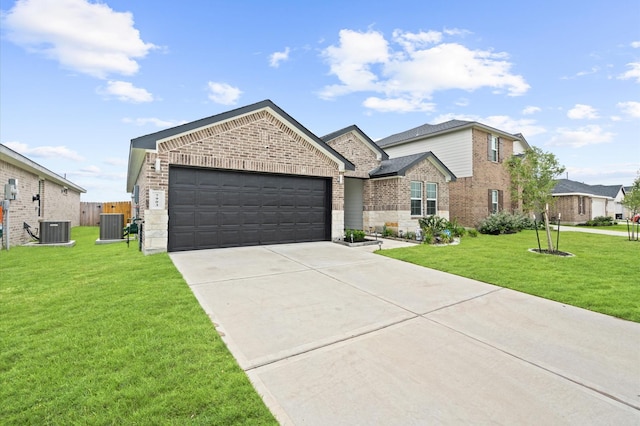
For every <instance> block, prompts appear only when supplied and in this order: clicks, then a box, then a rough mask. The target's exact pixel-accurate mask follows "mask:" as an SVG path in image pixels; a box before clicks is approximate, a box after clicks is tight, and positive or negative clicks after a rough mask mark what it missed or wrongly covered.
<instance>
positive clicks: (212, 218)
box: [195, 210, 219, 227]
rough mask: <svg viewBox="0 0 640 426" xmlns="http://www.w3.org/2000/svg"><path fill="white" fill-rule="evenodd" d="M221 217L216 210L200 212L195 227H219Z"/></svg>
mask: <svg viewBox="0 0 640 426" xmlns="http://www.w3.org/2000/svg"><path fill="white" fill-rule="evenodd" d="M218 222H219V215H218V212H216V211H215V210H209V211H199V212H197V214H196V218H195V226H198V227H200V226H218Z"/></svg>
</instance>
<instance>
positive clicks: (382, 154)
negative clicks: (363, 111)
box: [320, 124, 389, 160]
mask: <svg viewBox="0 0 640 426" xmlns="http://www.w3.org/2000/svg"><path fill="white" fill-rule="evenodd" d="M349 132H355V133H357V134H358V135H360V137H361V138H362V139H363V140H364V142H365V143H366V144H367V145H369V147H370V148H371V150H373V151H374V152H376V153H377V155H378V157H379V159H381V160H387V159H388V158H389V155H388V154H387V153H386V152H384V151H383V150H382V148H380V147H379V146H378V145H377V144H376V143H375V142H374V141H373V140H371V138H370V137H369V136H367V134H366V133H365V132H363V131H362V130H360V128H359V127H358V126H356V125H355V124H353V125H351V126H348V127H345V128H344V129H340V130H336V131H335V132H332V133H329V134H328V135H324V136H322V137H321V138H320V139H322V140H323V141H325V142H329V141H330V140H332V139H335V138H338V137H340V136H342V135H344V134H347V133H349Z"/></svg>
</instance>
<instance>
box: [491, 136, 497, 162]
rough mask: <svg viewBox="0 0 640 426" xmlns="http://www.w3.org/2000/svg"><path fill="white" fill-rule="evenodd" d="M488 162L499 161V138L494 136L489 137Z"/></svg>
mask: <svg viewBox="0 0 640 426" xmlns="http://www.w3.org/2000/svg"><path fill="white" fill-rule="evenodd" d="M489 161H493V162H494V163H497V162H498V161H500V138H499V137H497V136H495V135H489Z"/></svg>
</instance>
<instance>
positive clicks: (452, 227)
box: [418, 216, 464, 244]
mask: <svg viewBox="0 0 640 426" xmlns="http://www.w3.org/2000/svg"><path fill="white" fill-rule="evenodd" d="M418 223H419V224H420V229H422V233H423V234H424V238H423V239H422V241H423V243H424V244H448V243H450V242H452V241H453V239H454V237H455V235H454V234H455V233H458V234H459V235H458V236H460V234H461V233H463V232H464V228H462V227H460V226H458V225H457V224H455V223H454V224H451V222H449V221H448V220H447V219H445V218H443V217H440V216H426V217H423V218H421V219H418ZM459 228H462V230H463V231H460V230H459Z"/></svg>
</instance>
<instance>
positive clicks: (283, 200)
mask: <svg viewBox="0 0 640 426" xmlns="http://www.w3.org/2000/svg"><path fill="white" fill-rule="evenodd" d="M168 204H169V206H168V207H169V234H168V251H170V252H172V251H184V250H199V249H210V248H222V247H240V246H255V245H264V244H282V243H297V242H313V241H328V240H330V239H331V181H330V180H329V179H327V178H320V177H306V176H291V175H278V174H266V173H248V172H240V171H232V170H218V169H202V168H190V167H175V166H172V167H170V169H169V203H168Z"/></svg>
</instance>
